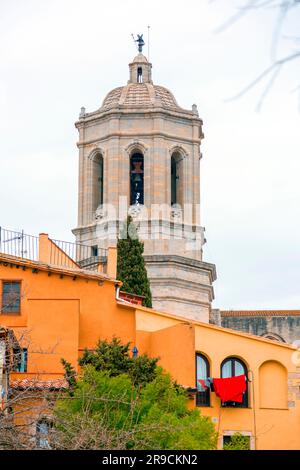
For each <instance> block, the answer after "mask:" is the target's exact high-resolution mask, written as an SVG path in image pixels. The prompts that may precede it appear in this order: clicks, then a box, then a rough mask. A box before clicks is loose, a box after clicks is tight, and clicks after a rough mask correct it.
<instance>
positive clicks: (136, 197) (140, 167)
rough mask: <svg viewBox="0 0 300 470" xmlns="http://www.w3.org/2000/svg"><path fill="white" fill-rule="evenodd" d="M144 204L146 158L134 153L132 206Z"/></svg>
mask: <svg viewBox="0 0 300 470" xmlns="http://www.w3.org/2000/svg"><path fill="white" fill-rule="evenodd" d="M133 204H144V156H143V154H141V153H134V154H133V155H131V158H130V205H133Z"/></svg>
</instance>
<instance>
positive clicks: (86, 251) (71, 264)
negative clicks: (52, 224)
mask: <svg viewBox="0 0 300 470" xmlns="http://www.w3.org/2000/svg"><path fill="white" fill-rule="evenodd" d="M94 251H95V248H94V247H92V246H89V245H85V244H81V243H73V242H66V241H62V240H55V239H51V238H49V236H48V234H46V233H40V234H39V236H38V237H37V236H34V235H28V234H26V233H24V231H23V230H22V231H20V232H17V231H13V230H7V229H4V228H3V227H0V253H2V254H6V255H10V256H14V257H17V258H21V259H24V260H31V261H40V262H43V263H47V264H49V265H52V266H57V267H62V268H71V269H85V270H90V271H98V272H106V266H107V250H105V249H103V248H98V249H97V255H96V256H95V252H94Z"/></svg>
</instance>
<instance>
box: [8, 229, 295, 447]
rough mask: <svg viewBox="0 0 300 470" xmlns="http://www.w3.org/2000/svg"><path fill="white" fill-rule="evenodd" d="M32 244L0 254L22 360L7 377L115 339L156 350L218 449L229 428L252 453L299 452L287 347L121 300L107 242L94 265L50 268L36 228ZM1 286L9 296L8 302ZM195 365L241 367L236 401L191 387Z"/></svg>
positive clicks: (50, 376) (50, 372)
mask: <svg viewBox="0 0 300 470" xmlns="http://www.w3.org/2000/svg"><path fill="white" fill-rule="evenodd" d="M38 242H39V246H38V251H37V253H38V254H37V256H36V259H35V260H30V259H25V258H24V257H20V256H12V254H4V253H2V254H0V289H1V310H0V311H1V315H0V325H1V326H3V327H7V328H10V329H12V330H13V331H14V334H15V336H16V337H17V338H19V339H20V342H21V346H22V347H23V349H24V351H26V366H24V368H23V369H20V371H19V372H17V371H16V372H14V373H13V374H12V376H11V381H12V382H14V383H16V381H18V380H24V379H36V380H39V381H43V382H44V383H47V382H54V381H56V380H58V379H62V378H63V368H62V365H61V363H60V359H61V358H62V357H63V358H65V359H66V360H68V361H69V362H71V363H72V365H73V366H74V367H75V368H78V362H77V361H78V357H79V356H80V354H81V353H82V350H83V349H84V348H86V347H87V348H91V349H92V348H93V347H94V346H95V343H96V342H97V340H98V339H99V338H101V339H111V338H112V337H113V336H117V337H119V338H121V339H122V340H123V341H124V342H128V341H130V342H131V344H132V346H136V347H137V349H138V351H139V354H141V353H144V352H145V353H147V354H148V355H150V356H152V357H157V356H159V357H160V361H159V362H160V364H161V365H162V366H163V367H164V368H165V369H166V370H168V371H169V372H170V374H171V375H172V377H173V378H174V379H176V380H177V382H178V383H180V384H182V385H183V386H185V387H187V388H189V389H190V392H189V393H190V395H189V397H190V406H191V407H193V406H199V408H200V410H201V413H202V414H203V415H206V416H210V417H211V419H212V420H213V422H214V423H215V426H216V429H217V430H218V433H219V447H220V448H222V445H223V442H224V440H226V438H227V437H229V436H230V435H232V434H233V433H234V432H237V431H239V432H241V433H242V434H244V435H246V436H249V440H250V445H251V448H252V449H300V392H299V386H300V367H299V353H298V351H297V350H296V348H295V347H294V346H291V345H288V344H284V343H279V342H275V341H272V340H269V339H266V338H260V337H257V336H254V335H249V334H245V333H241V332H238V331H234V330H230V329H227V328H222V327H219V326H216V325H212V324H209V323H201V322H198V321H196V320H187V319H186V318H184V317H180V316H176V315H172V314H168V313H165V312H160V311H156V310H154V309H148V308H145V307H142V306H140V305H134V304H132V303H130V302H128V301H125V300H123V299H122V298H121V297H120V292H119V290H120V286H121V283H120V282H119V281H117V280H116V278H115V277H116V249H115V248H108V250H107V252H106V261H105V263H103V264H102V265H101V266H100V268H99V269H102V271H87V270H84V269H82V268H80V266H78V265H77V264H76V263H75V262H74V261H72V259H71V258H68V259H67V258H66V257H65V258H64V259H65V261H68V262H65V263H62V264H64V265H59V264H54V263H53V259H54V258H53V253H55V254H56V255H57V253H60V254H61V255H63V252H62V250H61V248H59V246H57V245H56V244H55V243H54V242H53V241H51V240H50V239H49V238H48V236H47V235H45V234H41V235H40V237H39V240H38ZM61 259H62V258H61ZM104 271H106V272H104ZM9 285H10V286H13V289H12V291H13V292H15V296H16V298H15V299H13V301H12V302H11V304H10V303H9V299H8V296H7V292H8V291H7V286H9ZM5 302H6V305H5ZM297 364H298V366H297ZM203 368H206V369H205V370H206V374H207V375H208V376H210V377H214V378H218V377H221V375H223V376H224V374H225V376H226V371H227V376H228V370H229V369H231V368H236V372H237V371H239V370H241V371H242V370H244V372H245V373H246V374H247V376H248V378H249V382H248V384H247V387H248V390H247V393H246V396H245V400H244V402H243V404H242V406H234V404H233V405H232V406H221V403H220V399H219V398H218V397H217V396H216V395H215V393H214V392H211V391H208V392H205V393H204V394H203V393H202V392H201V393H202V395H201V393H199V392H197V393H195V391H193V389H194V388H195V385H196V379H197V374H199V370H203ZM243 368H244V369H243ZM21 370H23V371H21ZM229 375H230V373H229Z"/></svg>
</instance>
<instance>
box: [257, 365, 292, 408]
mask: <svg viewBox="0 0 300 470" xmlns="http://www.w3.org/2000/svg"><path fill="white" fill-rule="evenodd" d="M287 380H288V374H287V370H286V368H285V366H284V365H283V364H281V363H280V362H278V361H274V360H268V361H265V362H263V363H262V364H261V365H260V367H259V406H260V408H273V409H276V408H277V409H286V408H287V406H288V382H287Z"/></svg>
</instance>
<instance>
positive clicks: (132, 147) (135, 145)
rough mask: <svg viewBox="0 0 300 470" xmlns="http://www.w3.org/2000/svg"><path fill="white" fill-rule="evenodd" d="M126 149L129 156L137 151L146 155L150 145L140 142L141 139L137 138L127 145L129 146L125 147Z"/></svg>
mask: <svg viewBox="0 0 300 470" xmlns="http://www.w3.org/2000/svg"><path fill="white" fill-rule="evenodd" d="M124 150H125V152H126V154H127V155H128V157H129V158H130V157H131V156H132V154H133V153H135V152H140V153H142V154H143V155H144V157H145V156H146V154H147V152H148V147H147V146H146V145H145V144H144V143H143V142H140V141H139V140H135V141H134V142H132V143H130V144H129V145H127V147H125V149H124Z"/></svg>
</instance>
